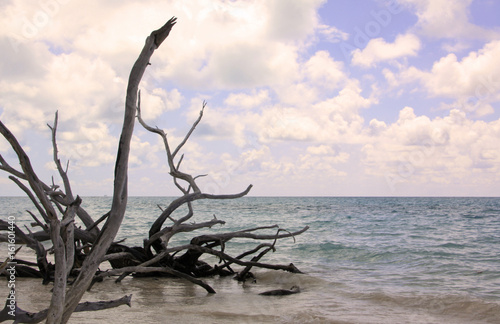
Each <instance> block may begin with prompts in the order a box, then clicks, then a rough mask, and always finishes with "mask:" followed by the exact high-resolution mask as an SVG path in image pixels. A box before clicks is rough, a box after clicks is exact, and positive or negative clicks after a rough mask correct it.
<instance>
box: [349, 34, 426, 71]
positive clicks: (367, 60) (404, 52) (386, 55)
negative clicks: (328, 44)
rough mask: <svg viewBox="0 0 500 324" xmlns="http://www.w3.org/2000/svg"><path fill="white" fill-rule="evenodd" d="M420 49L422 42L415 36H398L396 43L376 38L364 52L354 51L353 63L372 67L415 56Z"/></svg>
mask: <svg viewBox="0 0 500 324" xmlns="http://www.w3.org/2000/svg"><path fill="white" fill-rule="evenodd" d="M420 47H421V43H420V40H419V39H418V37H417V36H415V35H413V34H405V35H398V36H397V37H396V39H395V40H394V43H387V42H386V41H385V40H384V39H383V38H374V39H372V40H370V41H369V42H368V45H366V47H365V48H364V49H363V50H360V49H356V50H354V51H353V53H352V63H353V64H354V65H360V66H363V67H371V66H373V65H375V64H376V63H378V62H382V61H387V60H394V59H397V58H400V57H406V56H415V55H416V54H417V52H418V51H419V50H420Z"/></svg>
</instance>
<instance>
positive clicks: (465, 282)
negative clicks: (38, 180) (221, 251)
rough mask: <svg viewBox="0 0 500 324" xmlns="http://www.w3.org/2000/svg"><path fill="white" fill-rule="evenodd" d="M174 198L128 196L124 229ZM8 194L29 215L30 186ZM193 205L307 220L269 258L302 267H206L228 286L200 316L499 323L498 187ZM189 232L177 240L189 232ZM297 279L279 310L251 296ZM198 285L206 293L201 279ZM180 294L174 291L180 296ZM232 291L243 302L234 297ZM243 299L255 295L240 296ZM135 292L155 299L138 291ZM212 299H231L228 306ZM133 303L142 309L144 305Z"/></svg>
mask: <svg viewBox="0 0 500 324" xmlns="http://www.w3.org/2000/svg"><path fill="white" fill-rule="evenodd" d="M171 200H172V198H159V197H131V198H129V206H128V209H127V213H126V218H125V220H124V223H123V226H122V229H121V230H120V232H119V234H118V237H117V239H124V238H126V243H127V244H128V245H134V244H136V245H141V244H142V240H143V239H144V238H145V237H146V236H147V233H148V230H149V226H150V225H151V224H152V222H153V221H154V219H155V218H156V217H157V216H158V215H159V214H160V210H159V208H158V207H157V205H160V206H162V207H165V206H167V205H168V203H169V201H171ZM110 204H111V198H107V197H90V198H84V206H85V207H86V209H87V211H88V212H89V213H90V214H91V215H95V216H94V219H97V218H98V217H100V216H101V215H102V214H104V213H106V212H107V211H108V209H109V206H110ZM0 205H1V206H3V213H4V215H11V214H15V215H16V217H17V218H18V223H19V222H22V221H24V220H28V218H26V215H24V214H25V212H23V211H24V210H25V209H27V208H29V209H30V210H34V208H31V207H29V201H27V200H26V199H24V198H0ZM194 210H195V216H194V218H193V221H197V222H202V221H206V220H209V219H212V218H213V216H214V215H215V216H216V217H217V218H218V219H221V220H224V221H226V225H224V226H216V227H214V228H213V229H212V231H221V232H222V231H233V230H239V229H244V228H251V227H256V226H263V225H273V224H278V225H280V227H282V228H285V229H287V230H290V231H296V230H298V229H301V228H302V227H303V226H306V225H308V226H310V229H309V230H308V231H307V232H306V233H304V234H302V235H300V236H297V237H296V238H295V242H294V239H292V238H287V239H284V240H282V241H281V242H280V243H278V244H277V249H278V250H277V251H276V252H275V253H273V254H271V255H268V256H266V259H265V260H262V261H265V262H268V263H271V262H276V263H283V264H288V263H290V262H293V263H294V264H295V265H296V266H297V267H298V268H299V269H301V270H302V271H304V272H305V273H306V275H289V274H284V273H281V272H270V271H263V270H262V271H258V281H257V283H256V284H255V286H250V287H249V286H246V287H244V288H242V287H241V286H238V284H236V283H233V282H232V281H231V279H228V280H229V281H224V280H222V279H219V280H217V279H210V280H213V282H211V283H212V284H213V285H214V288H215V289H216V290H219V291H222V292H224V291H226V295H227V296H231V297H230V298H229V299H228V300H219V301H218V303H216V304H211V302H212V301H213V300H214V299H208V302H207V303H208V304H207V307H208V308H209V310H204V311H202V310H203V307H201V306H200V307H197V308H194V309H192V310H191V312H192V313H193V316H195V318H196V314H197V312H199V314H198V315H199V316H201V317H200V318H204V319H205V320H206V322H214V323H216V322H217V323H220V322H225V320H227V322H231V321H232V322H234V321H238V322H269V323H271V322H280V321H281V322H296V323H301V322H302V323H305V322H311V323H316V322H322V323H495V322H496V323H500V199H499V198H402V197H398V198H366V197H362V198H354V197H349V198H340V197H319V198H313V197H306V198H298V197H293V198H287V197H279V198H270V197H268V198H263V197H245V198H241V199H237V200H224V201H212V200H204V201H197V202H195V204H194ZM5 213H7V214H5ZM184 213H185V211H182V212H180V213H179V214H178V215H176V216H174V217H178V216H181V215H184ZM207 232H210V230H204V231H200V232H199V234H203V233H207ZM191 236H192V233H191V234H187V235H184V236H183V237H179V238H178V239H177V240H176V241H174V242H173V243H179V244H183V243H185V242H186V240H188V239H189V238H191ZM255 244H256V243H255V242H252V241H248V240H243V241H239V240H234V242H232V241H231V242H229V243H228V244H227V251H228V252H229V253H234V254H237V253H238V252H239V251H243V250H245V249H248V248H250V247H252V246H255ZM214 262H216V261H214ZM295 283H298V284H300V285H301V286H302V288H303V290H304V292H303V293H301V294H298V295H293V296H295V297H290V298H293V299H273V300H272V303H273V304H272V307H273V309H275V310H274V311H272V310H271V309H270V307H271V306H270V304H269V300H262V299H256V298H257V297H255V292H257V290H258V289H261V290H262V289H263V290H266V287H264V286H261V285H263V284H265V285H266V286H272V287H283V288H286V286H287V285H291V284H295ZM165 285H169V284H167V283H165ZM169 287H170V286H169ZM123 288H124V287H121V288H120V291H122V290H123ZM267 288H268V287H267ZM288 288H289V287H288ZM170 289H173V288H170ZM162 294H165V295H168V292H163V293H162ZM200 294H201V295H200ZM220 294H221V293H218V294H217V295H218V296H221V295H220ZM194 296H198V297H199V298H200V299H197V300H203V298H206V297H205V296H204V295H203V292H201V291H196V292H195V293H194ZM259 297H261V296H259ZM179 298H181V297H179ZM182 298H184V297H182ZM182 298H181V299H179V301H178V303H180V304H182V303H183V302H182V300H183V299H182ZM217 298H223V297H217ZM280 298H281V297H280ZM236 300H238V301H239V302H238V305H233V304H232V303H234V302H235V301H236ZM242 300H245V304H248V305H251V307H250V308H246V307H244V306H242V303H241V301H242ZM290 301H292V303H293V305H294V306H293V307H291V305H290V303H289V302H290ZM137 302H138V303H139V304H141V302H144V303H150V301H148V300H147V299H144V300H142V299H141V297H139V298H137ZM261 303H262V304H261ZM214 305H226V307H228V308H231V309H232V310H233V311H232V312H227V311H226V312H223V314H225V315H224V316H222V315H220V314H219V313H220V312H221V310H217V309H216V306H214ZM198 306H199V305H198ZM214 307H215V308H214ZM141 311H142V312H143V313H144V312H145V310H144V308H143V309H142V310H141ZM130 312H131V313H130V314H131V316H132V318H134V316H136V315H137V314H138V313H137V312H139V310H136V312H135V313H134V312H133V311H132V310H130ZM151 312H153V310H151ZM207 312H208V313H207ZM210 312H213V313H210ZM252 312H254V313H252ZM134 314H135V315H134ZM144 314H149V313H148V311H146V313H144ZM152 314H153V313H151V314H150V315H149V316H153V315H152ZM217 314H219V315H220V316H219V315H217ZM254 315H255V316H257V315H259V316H261V317H255V318H252V317H251V316H254ZM145 316H146V317H147V316H148V315H145ZM179 316H181V315H179ZM218 316H219V317H218ZM210 318H216V319H214V320H213V321H211V320H210ZM196 321H197V320H196V319H193V323H194V322H196ZM146 322H147V321H146ZM187 322H189V321H187Z"/></svg>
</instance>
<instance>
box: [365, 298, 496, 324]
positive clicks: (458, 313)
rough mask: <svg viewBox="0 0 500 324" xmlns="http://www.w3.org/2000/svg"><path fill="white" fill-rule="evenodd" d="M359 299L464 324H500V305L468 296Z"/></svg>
mask: <svg viewBox="0 0 500 324" xmlns="http://www.w3.org/2000/svg"><path fill="white" fill-rule="evenodd" d="M358 298H362V299H364V300H368V301H371V302H374V303H377V304H382V305H383V306H390V307H394V306H398V307H404V308H406V309H408V310H409V311H411V312H413V313H415V314H418V313H419V312H423V313H427V314H432V315H438V316H443V317H446V318H451V317H456V318H457V319H461V321H464V322H471V321H474V322H478V321H481V322H485V323H498V318H500V303H498V302H493V301H491V302H489V301H485V300H482V299H477V298H475V297H472V296H470V295H466V294H456V295H451V294H443V295H429V294H422V295H412V296H409V295H403V296H401V295H390V294H386V293H381V292H377V293H369V294H361V295H360V296H358ZM461 321H460V322H461Z"/></svg>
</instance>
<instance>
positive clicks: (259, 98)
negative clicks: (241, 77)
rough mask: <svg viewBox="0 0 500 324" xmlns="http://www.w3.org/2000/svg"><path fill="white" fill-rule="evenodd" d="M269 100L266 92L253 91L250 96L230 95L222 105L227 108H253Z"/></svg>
mask: <svg viewBox="0 0 500 324" xmlns="http://www.w3.org/2000/svg"><path fill="white" fill-rule="evenodd" d="M269 100H270V97H269V91H268V90H260V91H259V92H256V91H253V92H252V94H246V93H231V94H229V96H228V97H227V98H226V100H225V101H224V103H225V104H226V105H228V106H234V107H241V108H246V109H249V108H254V107H257V106H259V105H262V104H263V103H265V102H267V101H269Z"/></svg>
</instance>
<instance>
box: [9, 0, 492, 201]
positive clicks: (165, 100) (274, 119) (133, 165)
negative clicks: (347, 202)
mask: <svg viewBox="0 0 500 324" xmlns="http://www.w3.org/2000/svg"><path fill="white" fill-rule="evenodd" d="M498 12H500V1H494V0H432V1H431V0H351V1H332V0H330V1H325V0H233V1H230V0H193V1H183V0H170V1H148V0H146V1H133V0H128V1H117V0H100V1H96V0H86V1H83V0H40V1H28V0H15V1H14V0H3V1H2V2H1V4H0V53H1V54H0V56H1V60H0V120H1V121H2V122H3V123H4V124H6V126H7V127H9V129H10V130H11V131H12V132H13V133H14V134H15V135H16V137H17V138H18V140H19V141H20V143H21V144H22V145H23V147H24V149H25V150H26V151H27V152H28V155H29V156H30V158H31V161H32V163H33V165H34V166H35V170H36V172H37V174H38V175H39V177H40V178H41V179H42V180H43V181H45V182H46V183H52V181H54V182H55V183H58V184H60V182H61V181H60V178H59V176H58V174H57V170H56V169H55V166H54V163H53V162H52V144H51V138H50V136H51V133H50V129H49V128H48V127H47V124H53V122H54V114H55V112H56V111H58V114H59V124H58V133H57V143H58V147H59V156H60V158H61V161H62V163H63V165H66V164H67V163H69V164H68V167H69V168H68V174H69V177H70V180H71V182H72V186H73V192H74V193H75V194H79V195H81V196H100V195H111V194H112V187H113V167H114V162H115V156H116V151H117V145H118V138H119V133H120V130H121V123H122V120H123V110H124V98H125V90H126V85H127V79H128V75H129V72H130V69H131V67H132V65H133V63H134V62H135V59H136V58H137V56H138V55H139V53H140V51H141V49H142V47H143V45H144V41H145V39H146V37H147V36H148V35H149V34H150V33H151V31H153V30H155V29H158V28H159V27H161V26H162V25H163V24H164V23H165V22H166V21H167V20H168V19H170V18H171V17H172V16H175V17H177V24H176V25H175V26H174V28H173V30H172V31H171V33H170V36H169V37H168V38H167V39H166V40H165V41H164V42H163V44H162V45H161V47H160V48H159V49H158V50H157V51H156V52H155V53H154V56H153V57H152V59H151V65H150V66H149V67H148V69H147V71H146V73H145V75H144V78H143V81H142V83H141V85H140V89H141V97H142V101H141V109H142V111H143V117H144V119H145V120H146V122H147V123H148V124H149V125H151V126H157V127H159V128H161V129H164V130H165V132H167V134H168V139H169V142H170V146H172V147H175V146H176V145H177V144H178V143H180V141H181V140H182V139H183V137H184V136H185V134H186V132H187V131H188V130H189V129H190V127H191V125H192V123H193V122H194V121H195V120H196V118H197V116H198V114H199V112H200V109H201V107H202V103H203V101H206V102H207V107H206V108H205V111H204V116H203V119H202V121H201V123H200V125H199V126H198V127H197V128H196V130H195V132H194V133H193V135H192V137H191V139H190V141H189V142H188V144H186V146H185V147H184V148H183V150H182V153H183V154H184V159H183V161H182V164H181V170H183V171H185V172H188V173H191V174H192V175H193V176H196V175H205V176H204V177H201V178H199V179H198V184H199V186H200V188H201V189H202V190H203V191H204V192H207V193H215V194H223V193H227V194H231V193H236V192H240V191H243V190H244V189H245V188H246V187H247V186H248V185H249V184H253V188H252V191H251V193H250V195H254V196H500V184H499V183H500V145H499V143H500V64H499V63H500V61H499V57H500V20H499V19H498ZM0 154H2V156H3V157H4V158H5V159H7V160H8V161H9V163H10V164H11V165H12V166H15V167H19V164H18V161H17V160H16V156H15V155H14V153H13V152H12V150H11V149H10V148H9V145H8V143H7V142H6V141H5V140H4V139H3V138H2V139H0ZM52 179H53V180H52ZM179 194H180V191H179V190H178V189H177V188H175V186H174V184H173V181H172V179H171V177H170V176H169V174H168V166H167V163H166V154H165V151H164V149H163V144H162V141H161V138H160V137H159V136H158V135H156V134H152V133H149V132H147V131H146V130H145V129H144V128H142V126H141V125H140V124H139V123H136V125H135V130H134V136H133V139H132V151H131V156H130V164H129V195H132V196H175V195H179ZM0 195H2V196H12V195H23V192H22V191H21V190H20V189H19V188H17V186H16V185H15V184H13V183H12V181H11V180H9V179H8V174H6V173H1V174H0Z"/></svg>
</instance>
